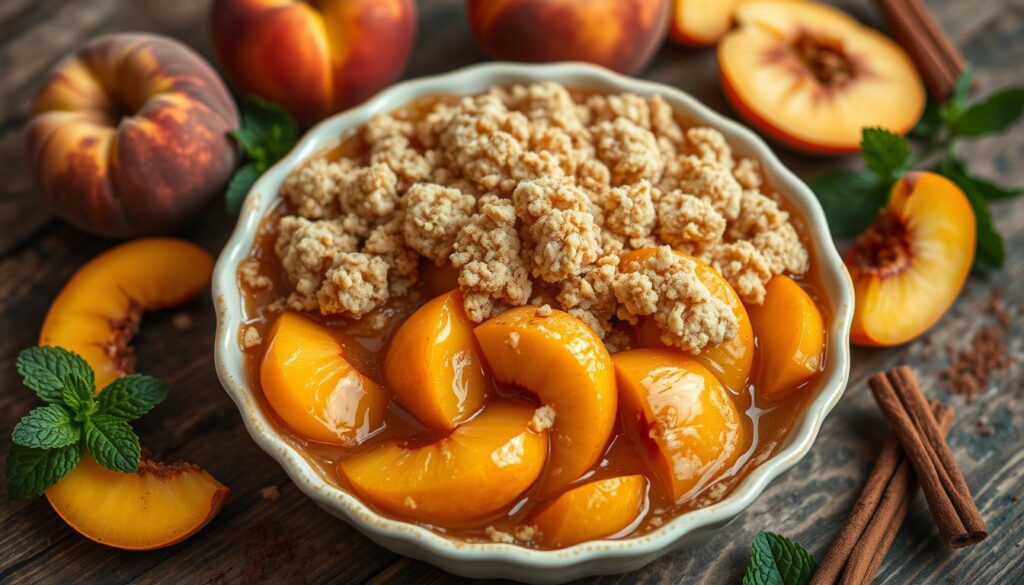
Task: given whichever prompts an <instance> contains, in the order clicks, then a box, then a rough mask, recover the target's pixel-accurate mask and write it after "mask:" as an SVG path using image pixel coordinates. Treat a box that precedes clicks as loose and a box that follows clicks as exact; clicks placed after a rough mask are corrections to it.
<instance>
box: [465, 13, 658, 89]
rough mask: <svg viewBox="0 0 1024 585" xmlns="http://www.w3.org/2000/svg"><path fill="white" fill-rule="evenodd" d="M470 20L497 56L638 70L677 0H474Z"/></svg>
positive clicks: (489, 51) (482, 42)
mask: <svg viewBox="0 0 1024 585" xmlns="http://www.w3.org/2000/svg"><path fill="white" fill-rule="evenodd" d="M466 6H467V10H468V12H469V22H470V25H472V27H473V33H474V34H475V35H476V38H477V40H478V41H479V42H480V45H481V46H483V48H484V50H485V51H486V52H487V54H489V55H490V56H491V57H493V58H495V59H505V60H511V61H530V62H546V61H589V62H591V63H596V64H598V65H602V66H604V67H608V68H609V69H614V70H616V71H619V72H621V73H625V74H632V73H636V72H637V71H639V70H640V69H642V68H643V67H644V65H646V64H647V62H648V61H650V59H651V57H652V56H654V53H655V52H656V51H657V50H658V48H659V47H660V46H661V44H662V41H663V40H664V39H665V35H666V33H667V32H668V21H669V12H670V10H671V0H468V2H467V4H466Z"/></svg>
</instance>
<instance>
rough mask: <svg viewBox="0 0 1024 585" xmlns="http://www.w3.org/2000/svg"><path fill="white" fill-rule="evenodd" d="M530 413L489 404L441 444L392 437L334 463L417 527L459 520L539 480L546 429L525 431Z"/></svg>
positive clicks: (483, 512)
mask: <svg viewBox="0 0 1024 585" xmlns="http://www.w3.org/2000/svg"><path fill="white" fill-rule="evenodd" d="M534 412H535V409H534V408H533V407H532V406H529V405H526V404H523V403H512V402H495V403H492V404H490V405H488V406H487V408H486V409H484V411H483V412H482V413H481V414H480V415H479V416H477V417H476V418H474V419H473V420H471V421H469V422H466V423H463V424H462V425H460V426H459V427H458V428H456V429H455V430H454V431H452V433H451V434H449V435H448V436H447V437H445V438H443V439H439V440H437V441H435V442H433V443H428V444H426V445H419V446H417V445H410V444H405V443H403V442H401V441H398V440H394V441H390V442H387V443H383V444H381V445H378V446H376V447H373V448H372V449H369V450H367V451H364V452H362V453H359V454H357V455H354V456H352V457H349V458H348V459H345V460H343V461H342V462H341V463H339V464H338V471H339V473H340V474H341V476H342V477H343V478H344V480H345V482H346V483H348V485H349V486H351V488H352V490H353V491H355V493H357V494H358V495H359V496H360V497H362V498H363V499H365V500H366V501H367V502H370V503H371V504H373V505H375V506H377V507H379V508H382V509H383V510H386V511H388V512H391V513H394V514H397V515H400V516H402V517H404V518H410V519H412V520H417V521H420V522H428V523H433V522H445V523H451V522H463V521H468V520H474V519H477V518H482V517H486V516H487V515H489V514H493V513H496V512H498V511H499V510H501V509H502V508H505V507H506V506H509V505H510V504H512V502H514V501H515V500H516V499H517V498H518V497H520V496H521V495H522V494H523V493H524V492H525V491H526V490H527V489H529V488H530V486H531V485H533V483H534V482H535V481H536V480H537V478H538V477H539V476H540V472H541V470H542V469H543V468H544V462H545V460H546V458H547V452H548V435H547V431H543V430H541V431H539V432H537V431H533V430H531V428H530V426H531V424H530V421H531V420H532V419H533V416H534Z"/></svg>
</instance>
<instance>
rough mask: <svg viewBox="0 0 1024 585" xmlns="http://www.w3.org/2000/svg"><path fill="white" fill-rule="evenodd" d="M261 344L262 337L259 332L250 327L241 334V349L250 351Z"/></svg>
mask: <svg viewBox="0 0 1024 585" xmlns="http://www.w3.org/2000/svg"><path fill="white" fill-rule="evenodd" d="M261 343H263V337H261V336H260V332H259V331H257V330H256V328H255V327H253V326H252V325H249V326H248V327H246V328H245V331H244V332H243V333H242V349H252V348H254V347H256V346H257V345H259V344H261Z"/></svg>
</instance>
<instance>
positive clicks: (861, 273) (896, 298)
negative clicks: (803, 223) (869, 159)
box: [846, 172, 977, 346]
mask: <svg viewBox="0 0 1024 585" xmlns="http://www.w3.org/2000/svg"><path fill="white" fill-rule="evenodd" d="M976 236H977V234H976V228H975V218H974V210H973V209H972V208H971V204H970V202H969V201H968V200H967V197H966V196H965V195H964V193H963V191H961V190H960V188H959V187H957V186H956V184H954V183H953V182H952V181H950V180H949V179H946V178H945V177H943V176H941V175H937V174H935V173H927V172H912V173H907V174H906V176H904V177H903V178H902V179H900V180H899V181H897V182H896V184H895V185H893V188H892V191H891V192H890V194H889V203H888V206H887V207H886V208H885V210H884V211H883V212H882V213H881V214H880V215H879V217H878V220H877V221H876V222H875V225H874V226H873V227H871V228H870V229H869V230H868V231H867V232H865V233H864V234H862V235H861V236H860V237H859V238H857V240H856V242H855V243H854V245H853V246H852V247H851V248H850V250H849V251H848V252H847V254H846V265H847V267H848V268H849V269H850V276H851V278H853V289H854V294H855V296H856V307H855V309H854V312H853V327H852V329H851V333H850V335H851V338H852V340H853V341H854V342H856V343H860V344H863V345H882V346H891V345H899V344H902V343H906V342H908V341H910V340H912V339H914V338H915V337H917V336H918V335H921V334H922V333H924V332H925V331H927V330H928V329H929V328H930V327H931V326H932V325H934V324H935V322H936V321H938V320H939V319H940V318H941V317H942V315H944V314H945V313H946V311H948V310H949V308H950V307H951V306H952V305H953V301H955V300H956V297H957V296H958V295H959V294H960V289H962V288H963V286H964V281H966V279H967V275H968V274H969V273H970V271H971V265H972V263H973V262H974V248H975V243H976Z"/></svg>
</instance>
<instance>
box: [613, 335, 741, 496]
mask: <svg viewBox="0 0 1024 585" xmlns="http://www.w3.org/2000/svg"><path fill="white" fill-rule="evenodd" d="M612 360H613V361H614V362H615V371H616V374H617V377H618V383H619V395H620V400H621V401H622V407H621V411H622V420H623V424H624V426H625V428H626V432H627V433H628V434H629V435H630V436H631V437H632V438H633V440H634V441H635V442H636V444H637V445H638V447H639V450H640V452H641V454H642V455H643V456H644V458H645V459H646V461H647V463H648V466H649V467H650V468H651V469H652V470H653V471H654V474H655V475H656V476H657V477H658V479H659V480H660V481H661V485H662V488H663V489H664V490H665V493H666V494H667V495H668V496H669V497H670V499H671V500H672V501H674V502H677V503H678V502H682V501H685V500H687V499H690V498H692V497H693V496H696V495H697V494H698V493H700V492H701V491H703V490H704V489H705V488H707V487H708V486H709V485H711V484H712V483H713V482H715V481H716V480H718V479H719V478H720V477H721V476H722V474H723V473H725V472H726V471H727V470H729V469H730V468H731V467H732V466H733V465H734V464H735V463H736V459H737V458H738V457H739V455H740V454H741V453H742V452H743V451H744V450H745V449H746V447H747V445H748V443H749V441H750V439H749V437H748V434H749V432H748V431H747V429H746V423H745V422H744V421H743V420H741V416H740V413H739V411H738V410H737V409H736V405H735V404H734V403H733V401H732V400H731V399H730V398H729V394H728V392H726V390H725V388H723V387H722V385H721V384H720V383H719V382H718V380H717V379H715V377H714V375H712V374H711V372H709V371H708V370H707V369H706V368H705V367H704V366H702V365H700V364H699V363H697V361H696V360H694V359H693V358H691V357H689V356H686V355H683V354H681V353H679V352H675V351H672V350H668V349H633V350H629V351H624V352H620V353H617V354H615V355H614V356H612Z"/></svg>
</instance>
